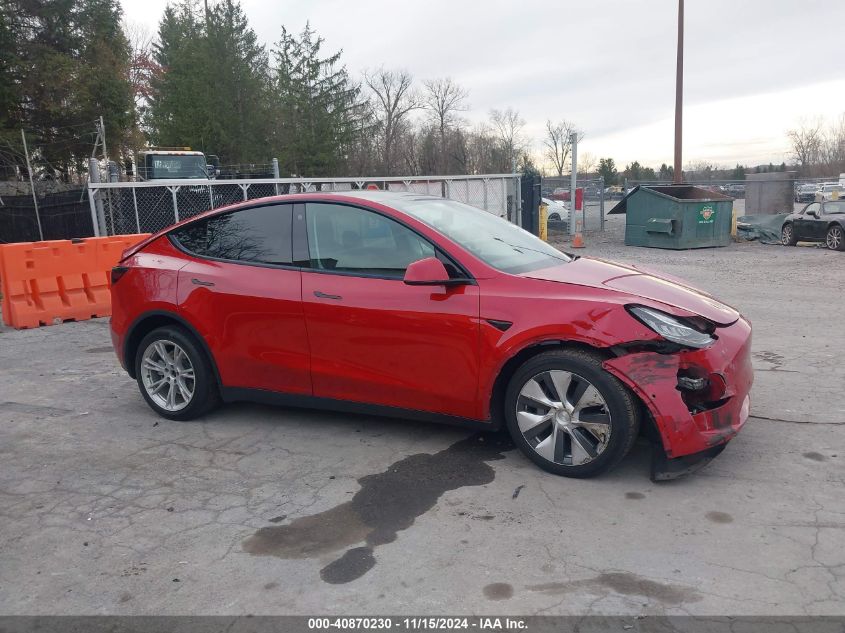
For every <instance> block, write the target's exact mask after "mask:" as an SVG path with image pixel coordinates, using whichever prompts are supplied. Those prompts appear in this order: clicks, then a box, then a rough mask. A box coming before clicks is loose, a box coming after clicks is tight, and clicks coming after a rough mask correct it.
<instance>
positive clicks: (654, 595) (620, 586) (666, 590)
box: [526, 572, 701, 604]
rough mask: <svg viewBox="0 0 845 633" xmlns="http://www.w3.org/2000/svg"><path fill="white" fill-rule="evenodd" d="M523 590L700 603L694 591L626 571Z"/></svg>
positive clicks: (699, 597)
mask: <svg viewBox="0 0 845 633" xmlns="http://www.w3.org/2000/svg"><path fill="white" fill-rule="evenodd" d="M526 589H528V590H529V591H539V592H541V593H544V594H547V595H564V594H567V593H572V592H575V591H579V590H587V591H591V592H601V593H604V592H607V590H608V589H609V590H611V591H613V592H614V593H617V594H622V595H625V596H643V597H644V598H648V599H650V600H656V601H658V602H662V603H665V604H682V603H685V602H698V601H700V600H701V596H700V595H699V594H698V592H696V591H695V590H694V589H692V588H691V587H685V586H682V585H674V584H668V583H661V582H657V581H654V580H649V579H648V578H643V577H642V576H638V575H637V574H632V573H630V572H606V573H603V574H599V575H598V576H596V577H595V578H588V579H585V580H575V581H572V582H546V583H541V584H538V585H528V586H527V587H526Z"/></svg>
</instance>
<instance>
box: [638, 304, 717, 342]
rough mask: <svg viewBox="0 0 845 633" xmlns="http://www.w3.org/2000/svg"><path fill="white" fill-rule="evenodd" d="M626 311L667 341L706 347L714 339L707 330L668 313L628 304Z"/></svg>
mask: <svg viewBox="0 0 845 633" xmlns="http://www.w3.org/2000/svg"><path fill="white" fill-rule="evenodd" d="M628 311H629V312H630V313H631V314H632V315H633V316H634V317H636V319H637V320H638V321H640V322H641V323H642V324H643V325H645V326H646V327H648V328H650V329H652V330H654V331H655V332H657V333H658V334H659V335H660V336H662V337H663V338H665V339H666V340H667V341H672V342H673V343H677V344H678V345H686V346H687V347H697V348H698V347H707V346H708V345H710V343H712V342H713V341H715V340H716V339H715V338H713V337H712V336H711V335H710V334H708V333H707V332H702V331H700V330H697V329H695V328H694V327H692V326H690V325H687V324H686V323H684V322H683V321H682V320H680V319H679V318H677V317H673V316H672V315H670V314H666V313H665V312H661V311H660V310H654V309H652V308H646V307H643V306H628Z"/></svg>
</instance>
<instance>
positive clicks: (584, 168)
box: [578, 152, 598, 176]
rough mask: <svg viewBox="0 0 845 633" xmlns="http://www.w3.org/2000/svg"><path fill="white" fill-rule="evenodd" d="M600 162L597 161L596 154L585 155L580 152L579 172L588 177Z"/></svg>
mask: <svg viewBox="0 0 845 633" xmlns="http://www.w3.org/2000/svg"><path fill="white" fill-rule="evenodd" d="M597 164H598V161H597V160H596V157H595V154H591V153H590V152H584V153H583V154H582V153H580V152H579V154H578V170H579V171H580V172H581V173H582V174H584V175H585V176H587V175H588V174H590V173H591V172H593V171H595V169H596V165H597Z"/></svg>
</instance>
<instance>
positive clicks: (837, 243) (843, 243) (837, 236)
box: [825, 224, 845, 251]
mask: <svg viewBox="0 0 845 633" xmlns="http://www.w3.org/2000/svg"><path fill="white" fill-rule="evenodd" d="M825 242H826V243H827V247H828V248H829V249H830V250H832V251H841V250H845V239H843V231H842V227H841V226H839V225H838V224H834V225H833V226H831V227H830V228H829V229H828V230H827V238H826V240H825Z"/></svg>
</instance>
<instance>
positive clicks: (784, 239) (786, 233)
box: [780, 224, 798, 246]
mask: <svg viewBox="0 0 845 633" xmlns="http://www.w3.org/2000/svg"><path fill="white" fill-rule="evenodd" d="M780 242H781V244H783V245H784V246H795V244H797V242H798V241H797V240H796V239H795V234H794V233H793V231H792V225H791V224H784V225H783V228H782V229H781V231H780Z"/></svg>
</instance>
